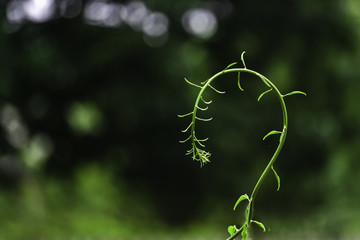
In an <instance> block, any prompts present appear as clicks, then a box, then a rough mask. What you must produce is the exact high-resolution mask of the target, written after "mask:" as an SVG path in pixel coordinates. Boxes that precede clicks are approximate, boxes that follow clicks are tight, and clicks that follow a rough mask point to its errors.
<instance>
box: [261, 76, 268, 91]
mask: <svg viewBox="0 0 360 240" xmlns="http://www.w3.org/2000/svg"><path fill="white" fill-rule="evenodd" d="M259 77H260V78H261V80H262V81H263V82H264V83H265V84H266V86H268V87H269V88H271V86H270V84H269V80H268V79H267V78H266V77H264V76H259Z"/></svg>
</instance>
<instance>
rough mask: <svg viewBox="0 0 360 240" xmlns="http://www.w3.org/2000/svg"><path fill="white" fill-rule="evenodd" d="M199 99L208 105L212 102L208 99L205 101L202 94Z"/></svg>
mask: <svg viewBox="0 0 360 240" xmlns="http://www.w3.org/2000/svg"><path fill="white" fill-rule="evenodd" d="M200 99H201V100H202V101H203V102H204V103H205V104H207V105H209V104H210V103H212V100H210V101H205V100H204V99H203V97H202V96H201V97H200Z"/></svg>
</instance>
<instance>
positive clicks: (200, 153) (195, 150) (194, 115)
mask: <svg viewBox="0 0 360 240" xmlns="http://www.w3.org/2000/svg"><path fill="white" fill-rule="evenodd" d="M244 54H245V52H243V53H242V54H241V62H242V64H243V67H242V68H231V67H233V66H234V65H235V64H237V63H236V62H235V63H232V64H230V65H228V66H227V67H226V68H225V69H224V70H222V71H220V72H218V73H216V74H215V75H213V76H212V77H211V78H209V79H208V80H206V81H204V82H202V83H201V85H197V84H194V83H192V82H190V81H189V80H187V79H186V78H185V81H186V82H187V83H188V84H190V85H191V86H194V87H197V88H199V89H200V92H199V94H198V96H197V98H196V101H195V105H194V108H193V110H192V111H191V112H189V113H186V114H183V115H178V116H179V117H190V116H191V122H190V124H189V125H188V126H187V127H186V128H185V129H184V130H183V131H182V132H184V133H187V132H189V133H190V136H189V137H188V138H186V139H185V140H183V141H180V142H181V143H185V142H188V141H190V143H191V148H190V149H189V150H187V153H186V155H191V156H192V159H193V160H196V161H199V162H200V167H203V166H204V165H205V164H206V163H208V162H210V159H209V158H210V156H211V153H210V152H207V151H205V150H204V149H205V144H204V142H206V141H207V140H208V138H204V139H200V138H198V137H197V136H196V134H195V126H196V123H197V121H203V122H208V121H211V120H212V118H202V117H199V116H198V115H199V114H198V111H200V112H201V111H202V112H203V111H206V110H207V109H208V105H209V104H211V102H212V101H211V100H210V101H206V100H204V98H203V94H204V92H205V90H207V89H209V88H210V89H211V90H213V91H215V92H216V93H219V94H224V93H225V92H223V91H219V90H218V89H216V88H215V87H214V86H213V85H211V84H212V83H213V81H214V80H215V79H217V78H218V77H220V76H222V75H224V74H227V73H237V74H238V78H237V85H238V88H239V89H240V90H241V91H244V89H243V88H242V87H241V84H240V73H249V74H252V75H255V76H257V77H259V78H260V80H261V81H262V82H263V83H264V84H265V85H266V86H267V87H268V89H267V90H266V91H265V92H263V93H262V94H260V96H259V97H258V101H260V100H261V98H262V97H263V96H264V95H265V94H267V93H270V92H274V93H275V95H276V96H277V98H278V100H279V103H280V106H281V110H282V118H283V128H282V130H272V131H270V132H269V133H268V134H266V135H265V136H264V138H263V140H265V139H266V138H267V137H269V136H271V135H276V134H278V135H280V138H279V144H278V146H277V148H276V150H275V152H274V154H273V156H272V157H271V159H270V161H269V163H268V164H267V166H266V167H265V169H264V171H263V172H262V174H261V176H260V178H259V179H258V181H257V183H256V184H255V187H254V189H253V191H252V193H251V195H250V197H249V196H248V195H247V194H243V195H241V196H240V197H239V198H238V200H237V201H236V203H235V206H234V210H235V209H236V207H237V206H238V205H239V203H240V202H243V201H246V202H247V207H246V211H245V221H244V223H243V224H242V225H241V227H240V228H237V227H236V225H233V226H229V227H228V232H229V234H230V237H229V238H227V240H232V239H235V238H236V237H237V236H239V235H241V237H242V240H245V239H246V238H247V236H248V229H249V227H250V225H251V224H252V223H254V224H255V225H257V226H259V227H260V228H261V229H262V230H263V231H264V232H265V231H266V228H265V226H264V224H263V223H261V222H259V221H256V220H254V219H253V213H254V201H255V198H256V195H257V193H258V191H259V189H260V187H261V185H262V183H263V181H264V179H265V177H266V176H267V175H268V174H269V172H272V173H273V174H274V176H275V178H276V181H277V185H278V186H277V190H279V189H280V177H279V175H278V174H277V173H276V171H275V169H274V163H275V161H276V159H277V157H278V156H279V153H280V151H281V149H282V147H283V145H284V142H285V139H286V134H287V130H288V115H287V110H286V105H285V100H284V98H285V97H287V96H291V95H295V94H302V95H305V96H306V93H304V92H301V91H293V92H290V93H287V94H281V92H280V91H279V90H278V88H277V87H276V86H275V85H274V84H273V83H272V82H271V81H270V80H269V79H267V78H266V77H265V76H263V75H262V74H260V73H258V72H256V71H253V70H250V69H248V68H247V67H246V65H245V61H244ZM200 104H202V106H200Z"/></svg>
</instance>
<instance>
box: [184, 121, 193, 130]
mask: <svg viewBox="0 0 360 240" xmlns="http://www.w3.org/2000/svg"><path fill="white" fill-rule="evenodd" d="M192 125H193V122H191V123H190V124H189V126H187V128H185V129H184V130H182V132H183V133H184V132H187V131H188V130H189V129H190V127H191V126H192Z"/></svg>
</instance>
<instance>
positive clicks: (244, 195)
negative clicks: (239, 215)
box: [234, 194, 250, 211]
mask: <svg viewBox="0 0 360 240" xmlns="http://www.w3.org/2000/svg"><path fill="white" fill-rule="evenodd" d="M244 200H248V201H250V199H249V196H248V195H247V194H243V195H241V196H240V197H239V199H238V200H237V201H236V203H235V205H234V211H235V209H236V207H237V205H239V203H240V202H242V201H244Z"/></svg>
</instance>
